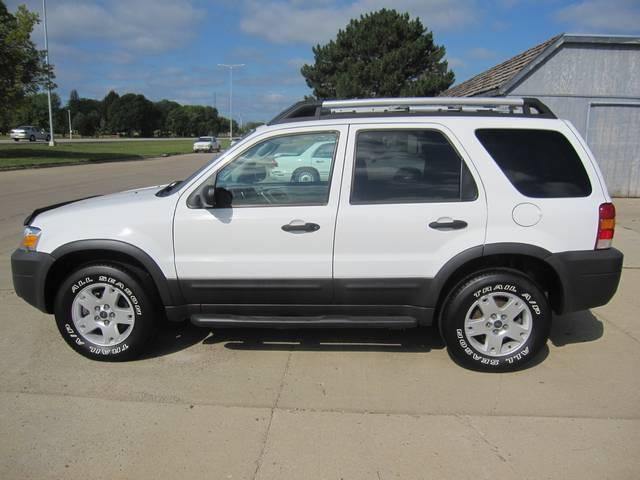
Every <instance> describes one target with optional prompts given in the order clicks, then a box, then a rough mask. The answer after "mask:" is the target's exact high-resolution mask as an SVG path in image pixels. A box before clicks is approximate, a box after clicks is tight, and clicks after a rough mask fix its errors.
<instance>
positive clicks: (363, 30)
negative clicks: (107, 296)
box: [301, 8, 455, 99]
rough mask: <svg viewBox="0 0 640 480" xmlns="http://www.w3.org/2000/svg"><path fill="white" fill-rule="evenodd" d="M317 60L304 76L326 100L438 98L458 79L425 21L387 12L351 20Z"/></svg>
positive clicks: (318, 50)
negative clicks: (434, 40)
mask: <svg viewBox="0 0 640 480" xmlns="http://www.w3.org/2000/svg"><path fill="white" fill-rule="evenodd" d="M313 54H314V56H315V63H314V64H313V65H304V66H303V67H302V69H301V73H302V75H303V76H304V78H305V80H306V81H307V85H309V87H311V88H312V89H313V94H314V95H315V96H316V97H317V98H320V99H324V98H365V97H398V96H434V95H437V94H438V93H440V92H442V91H443V90H446V89H447V88H448V87H449V86H450V85H451V84H452V83H453V81H454V79H455V77H454V74H453V72H452V71H451V70H449V66H448V64H447V62H446V61H445V60H443V59H444V56H445V48H444V47H443V46H439V45H436V44H435V43H434V42H433V34H432V33H431V32H430V31H429V30H428V29H426V28H425V27H424V26H423V25H422V22H421V21H420V19H418V18H416V19H413V20H412V19H411V18H410V17H409V14H407V13H404V14H400V13H398V12H397V11H395V10H387V9H384V8H383V9H382V10H379V11H377V12H373V13H369V14H366V15H362V16H361V17H360V18H359V19H353V20H351V22H349V25H347V26H346V28H345V29H344V30H339V31H338V35H337V37H336V39H335V40H331V41H330V42H329V43H327V44H326V45H317V46H315V47H313Z"/></svg>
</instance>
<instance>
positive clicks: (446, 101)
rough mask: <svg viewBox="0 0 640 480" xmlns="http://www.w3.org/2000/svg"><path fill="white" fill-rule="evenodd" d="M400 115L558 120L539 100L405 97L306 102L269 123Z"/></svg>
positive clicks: (297, 104) (293, 106) (289, 109)
mask: <svg viewBox="0 0 640 480" xmlns="http://www.w3.org/2000/svg"><path fill="white" fill-rule="evenodd" d="M398 115H473V116H483V115H484V116H487V115H516V116H525V117H530V116H535V117H538V118H556V116H555V115H554V114H553V112H552V111H551V110H550V109H549V107H547V106H546V105H545V104H544V103H542V102H541V101H540V100H538V99H537V98H512V97H509V98H506V97H405V98H365V99H351V100H324V101H322V102H320V101H313V100H305V101H302V102H298V103H296V104H294V105H292V106H291V107H289V108H288V109H286V110H284V111H283V112H282V113H280V114H279V115H277V116H276V117H275V118H274V119H273V120H271V121H270V122H269V125H273V124H276V123H286V122H299V121H308V120H319V119H321V118H323V119H330V118H353V117H357V116H369V117H372V116H373V117H376V116H378V117H379V116H398Z"/></svg>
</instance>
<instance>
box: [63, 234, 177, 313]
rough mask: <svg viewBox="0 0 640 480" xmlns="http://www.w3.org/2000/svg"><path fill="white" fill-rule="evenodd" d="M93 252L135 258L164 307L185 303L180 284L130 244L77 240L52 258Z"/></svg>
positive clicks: (145, 254)
mask: <svg viewBox="0 0 640 480" xmlns="http://www.w3.org/2000/svg"><path fill="white" fill-rule="evenodd" d="M92 250H94V251H98V250H101V251H110V252H116V253H119V254H123V255H126V256H128V257H132V258H134V259H135V260H136V261H138V262H139V263H140V264H141V265H142V266H143V267H144V268H145V269H146V270H147V272H148V273H149V275H150V276H151V278H152V280H153V282H154V283H155V285H156V288H157V289H158V294H159V295H160V299H161V300H162V303H163V305H165V306H167V305H182V304H183V303H184V299H183V295H182V292H181V290H180V287H179V285H178V282H176V281H170V280H169V279H167V277H166V276H165V274H164V272H163V271H162V269H161V268H160V267H159V266H158V264H157V263H156V262H155V260H154V259H153V258H151V257H150V256H149V254H148V253H146V252H145V251H144V250H142V249H141V248H139V247H136V246H135V245H132V244H130V243H127V242H123V241H121V240H110V239H94V240H76V241H73V242H69V243H65V244H64V245H61V246H59V247H58V248H56V249H55V250H54V251H53V252H51V256H52V257H54V259H55V261H58V259H60V258H62V257H64V256H66V255H68V254H70V253H75V252H90V251H92Z"/></svg>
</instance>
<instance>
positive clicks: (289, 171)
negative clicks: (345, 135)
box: [270, 140, 336, 183]
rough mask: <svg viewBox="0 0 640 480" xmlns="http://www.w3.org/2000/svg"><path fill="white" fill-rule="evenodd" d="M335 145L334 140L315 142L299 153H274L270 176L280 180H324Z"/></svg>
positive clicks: (329, 167) (329, 170)
mask: <svg viewBox="0 0 640 480" xmlns="http://www.w3.org/2000/svg"><path fill="white" fill-rule="evenodd" d="M335 145H336V142H335V140H331V141H324V142H315V143H313V144H311V145H310V146H309V147H307V148H306V149H305V150H304V151H303V152H302V153H300V154H299V155H291V154H287V153H276V154H275V155H274V156H273V160H274V167H273V168H272V169H271V170H270V176H271V178H272V179H273V180H279V181H282V182H295V183H302V182H326V181H327V180H328V179H329V174H330V173H331V161H332V159H333V152H334V150H335Z"/></svg>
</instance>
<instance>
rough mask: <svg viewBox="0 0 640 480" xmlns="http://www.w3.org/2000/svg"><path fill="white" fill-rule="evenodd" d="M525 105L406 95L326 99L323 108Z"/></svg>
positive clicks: (517, 101)
mask: <svg viewBox="0 0 640 480" xmlns="http://www.w3.org/2000/svg"><path fill="white" fill-rule="evenodd" d="M523 105H524V99H522V98H504V97H405V98H364V99H355V100H325V101H324V102H322V107H323V108H347V107H404V106H406V107H418V106H476V107H494V106H512V107H521V106H523Z"/></svg>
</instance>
